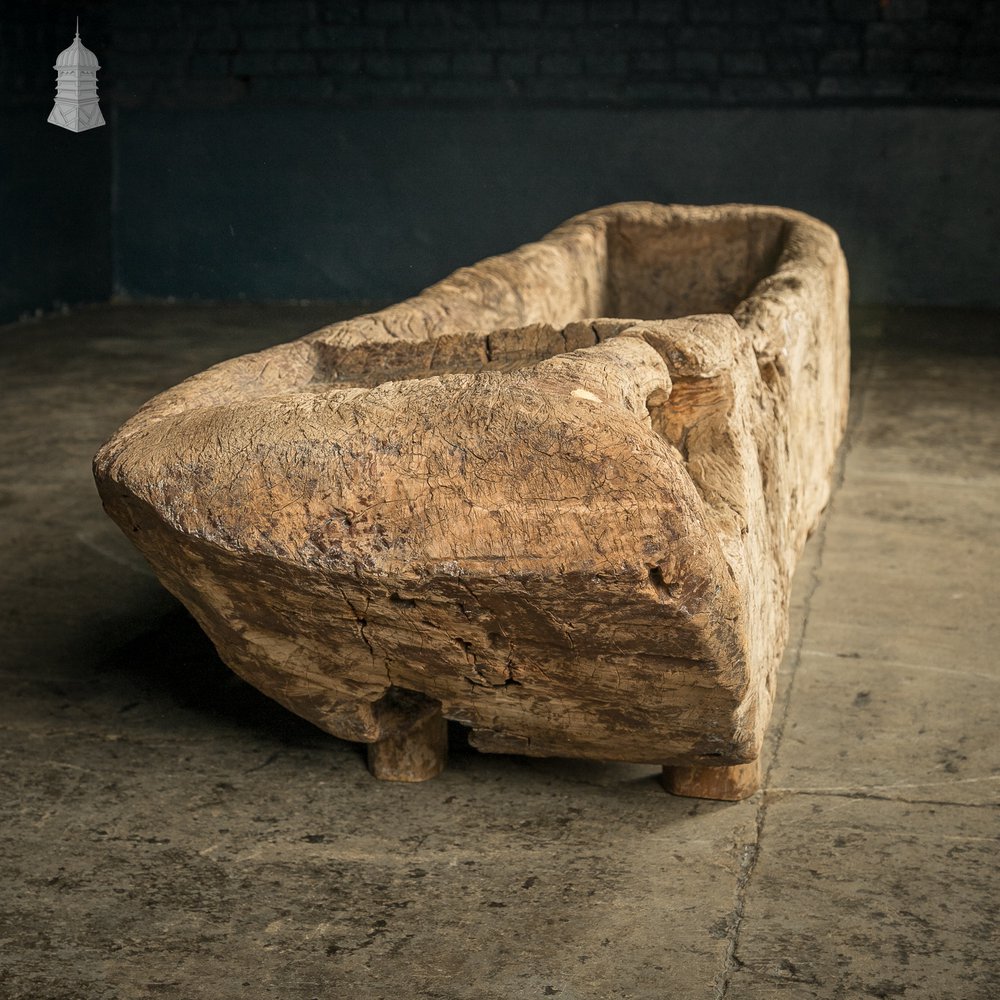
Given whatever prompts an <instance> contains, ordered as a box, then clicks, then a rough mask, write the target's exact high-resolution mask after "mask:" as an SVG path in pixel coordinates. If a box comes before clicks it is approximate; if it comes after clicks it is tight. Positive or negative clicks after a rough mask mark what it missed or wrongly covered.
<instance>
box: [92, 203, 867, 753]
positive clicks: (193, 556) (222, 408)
mask: <svg viewBox="0 0 1000 1000" xmlns="http://www.w3.org/2000/svg"><path fill="white" fill-rule="evenodd" d="M847 389H848V324H847V272H846V267H845V264H844V259H843V255H842V253H841V251H840V248H839V245H838V242H837V238H836V235H835V234H834V233H833V232H832V230H830V229H829V228H828V227H826V226H824V225H823V224H821V223H819V222H817V221H815V220H813V219H810V218H809V217H807V216H804V215H801V214H799V213H795V212H791V211H787V210H783V209H775V208H760V207H755V206H716V207H710V208H693V207H683V206H680V207H678V206H659V205H652V204H647V203H628V204H623V205H616V206H611V207H609V208H606V209H599V210H596V211H594V212H590V213H587V214H585V215H582V216H578V217H577V218H575V219H572V220H570V221H569V222H567V223H566V224H564V225H563V226H561V227H560V228H559V229H557V230H555V231H554V232H553V233H551V234H549V235H548V236H546V237H545V238H544V239H542V240H540V241H539V242H537V243H532V244H528V245H526V246H524V247H521V248H519V249H518V250H515V251H513V252H512V253H509V254H505V255H503V256H501V257H494V258H490V259H488V260H485V261H482V262H481V263H479V264H477V265H475V266H474V267H470V268H463V269H461V270H459V271H457V272H455V274H453V275H451V276H450V277H448V278H446V279H444V280H443V281H441V282H439V283H438V284H437V285H434V286H432V287H431V288H429V289H427V290H426V291H425V292H423V293H421V294H420V295H418V296H417V297H415V298H413V299H409V300H407V301H405V302H402V303H399V304H398V305H395V306H392V307H390V308H388V309H385V310H382V311H381V312H378V313H374V314H371V315H368V316H362V317H358V318H357V319H354V320H349V321H347V322H343V323H337V324H334V325H333V326H329V327H326V328H323V329H321V330H318V331H316V332H315V333H313V334H310V335H309V336H307V337H304V338H302V339H301V340H298V341H295V342H292V343H289V344H283V345H280V346H277V347H274V348H271V349H269V350H267V351H263V352H260V353H257V354H251V355H246V356H243V357H240V358H235V359H233V360H232V361H228V362H225V363H223V364H221V365H217V366H215V367H214V368H211V369H209V370H208V371H206V372H203V373H201V374H200V375H196V376H194V377H193V378H191V379H188V380H187V381H186V382H184V383H182V384H181V385H179V386H177V387H175V388H173V389H171V390H169V391H167V392H165V393H163V394H161V395H160V396H158V397H156V398H155V399H154V400H152V401H151V402H149V403H148V404H146V406H144V407H143V408H142V409H141V410H140V411H139V412H138V413H137V414H136V415H135V416H134V417H133V418H132V419H131V420H130V421H128V422H127V423H126V424H125V425H124V426H123V427H122V428H121V429H120V430H119V431H118V432H117V434H115V436H114V437H112V438H111V440H110V441H109V442H108V443H107V444H105V445H104V447H103V448H102V449H101V450H100V452H99V453H98V455H97V457H96V459H95V474H96V477H97V482H98V487H99V489H100V492H101V496H102V498H103V500H104V504H105V507H106V509H107V511H108V513H109V514H110V515H111V516H112V517H113V518H114V519H115V521H116V522H117V523H118V524H119V525H120V526H121V528H122V530H123V531H124V532H125V533H126V535H127V536H128V537H129V538H130V539H131V540H132V541H133V542H134V543H135V544H136V545H137V547H138V548H139V549H140V550H141V551H142V552H143V553H144V554H145V556H146V557H147V558H148V559H149V561H150V563H151V564H152V565H153V567H154V569H155V570H156V572H157V574H158V575H159V577H160V579H161V580H162V581H163V583H164V584H165V585H166V586H167V587H168V588H169V589H170V590H171V591H172V592H173V593H174V594H176V595H177V596H178V597H179V598H180V600H182V601H183V602H184V603H185V604H186V605H187V607H188V608H189V609H190V610H191V612H192V614H193V615H194V616H195V618H196V619H197V620H198V621H199V623H200V624H201V626H202V627H203V628H204V629H205V631H206V632H207V633H208V635H209V636H210V637H211V638H212V640H213V642H214V643H215V645H216V647H217V648H218V650H219V653H220V655H221V656H222V658H223V659H224V660H225V661H226V662H227V663H228V664H229V665H230V666H231V667H232V668H233V669H234V670H235V671H236V672H237V673H238V674H240V675H241V676H242V677H244V678H245V679H246V680H248V681H249V682H250V683H252V684H254V685H256V686H257V687H259V688H260V689H261V690H262V691H264V692H265V693H267V694H269V695H270V696H271V697H273V698H275V699H276V700H277V701H279V702H281V703H282V704H284V705H286V706H287V707H288V708H289V709H291V710H292V711H294V712H297V713H298V714H300V715H302V716H304V717H305V718H307V719H309V720H311V721H312V722H314V723H315V724H316V725H318V726H320V727H322V728H323V729H325V730H327V731H328V732H331V733H333V734H335V735H337V736H340V737H343V738H346V739H352V740H360V741H365V742H369V743H377V742H379V741H385V740H387V739H390V738H394V737H395V736H396V735H398V734H399V733H400V732H401V731H402V730H404V729H405V727H402V726H401V725H400V723H399V717H398V712H393V711H389V710H387V709H386V706H387V704H388V701H391V700H392V698H394V697H395V695H393V692H400V691H401V692H416V693H418V694H419V695H421V696H422V698H423V699H424V702H426V700H428V699H429V700H430V701H431V702H433V703H434V704H436V705H439V706H440V712H441V713H442V714H443V716H444V717H446V718H450V719H455V720H458V721H459V722H461V723H463V724H465V725H466V726H468V727H470V728H471V739H472V742H473V743H474V744H475V745H476V746H478V747H480V748H481V749H483V750H491V751H502V752H517V753H526V754H534V755H542V756H545V755H562V756H580V757H593V758H600V759H616V760H626V761H636V762H653V763H660V764H666V765H717V766H726V765H739V764H745V763H748V762H751V761H753V760H755V759H756V758H757V756H758V754H759V751H760V746H761V741H762V738H763V733H764V728H765V726H766V723H767V719H768V716H769V714H770V710H771V704H772V700H773V694H774V678H775V671H776V668H777V664H778V661H779V659H780V656H781V653H782V650H783V647H784V643H785V639H786V632H787V621H788V593H789V583H790V579H791V575H792V572H793V570H794V567H795V563H796V560H797V558H798V555H799V552H800V551H801V548H802V546H803V544H804V542H805V539H806V536H807V534H808V532H809V531H810V530H811V528H812V526H813V525H814V523H815V521H816V519H817V517H818V516H819V513H820V511H821V509H822V507H823V506H824V504H825V502H826V499H827V496H828V490H829V482H830V473H831V468H832V463H833V459H834V453H835V450H836V448H837V445H838V443H839V440H840V437H841V435H842V432H843V428H844V422H845V417H846V408H847ZM393 720H395V721H393Z"/></svg>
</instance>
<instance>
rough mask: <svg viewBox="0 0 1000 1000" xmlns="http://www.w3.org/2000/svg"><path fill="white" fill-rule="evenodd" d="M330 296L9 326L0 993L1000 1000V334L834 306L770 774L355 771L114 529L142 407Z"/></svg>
mask: <svg viewBox="0 0 1000 1000" xmlns="http://www.w3.org/2000/svg"><path fill="white" fill-rule="evenodd" d="M356 308H357V307H351V306H344V305H339V306H338V305H331V304H311V305H255V304H247V303H244V304H236V305H223V306H211V305H166V304H161V305H137V304H132V305H118V306H109V307H95V308H91V309H83V310H78V311H75V312H73V313H70V314H67V315H60V316H55V317H50V318H46V319H42V320H37V321H32V322H26V323H21V324H15V325H11V326H8V327H3V328H0V587H2V601H0V615H2V621H3V629H2V646H0V691H2V697H0V998H3V1000H28V998H30V1000H48V998H53V1000H56V998H58V1000H75V998H80V1000H83V998H86V1000H95V998H97V1000H118V998H128V1000H132V998H138V1000H144V998H152V997H164V996H176V997H184V998H187V997H196V996H205V997H212V998H219V1000H230V998H232V1000H236V998H240V1000H244V998H245V1000H255V998H258V997H260V998H264V997H268V998H269V997H275V998H277V997H280V998H282V1000H309V998H312V997H317V998H324V1000H326V998H340V997H351V998H352V1000H381V998H387V997H392V998H398V1000H407V998H410V997H414V998H418V997H421V998H424V997H425V998H440V1000H466V998H469V1000H471V998H477V1000H482V998H485V1000H494V998H495V1000H516V998H522V997H524V998H529V997H546V996H562V997H565V998H571V1000H576V998H580V1000H604V998H608V1000H611V998H614V1000H653V998H656V1000H660V998H668V997H669V998H675V997H676V998H704V1000H719V998H728V1000H737V998H744V997H745V998H765V997H767V998H770V997H790V998H824V1000H826V998H853V997H904V996H905V997H907V998H911V1000H912V998H926V1000H949V998H954V1000H978V998H982V1000H986V998H993V997H996V996H998V995H1000V961H998V959H997V944H998V935H1000V877H998V874H997V866H998V862H1000V798H998V791H1000V741H998V739H997V733H998V731H1000V727H998V717H1000V713H998V710H997V702H998V699H997V695H998V693H1000V691H998V683H1000V665H998V662H997V661H998V657H997V649H998V648H1000V628H998V620H1000V616H998V614H997V607H998V578H997V577H998V569H997V567H998V565H1000V553H998V548H1000V546H998V530H997V527H996V526H997V523H998V520H1000V490H998V487H1000V458H998V456H1000V392H998V390H997V388H996V387H997V384H998V380H1000V316H998V315H997V314H995V313H992V314H991V313H986V312H971V311H965V312H962V311H956V310H893V311H886V310H878V309H868V310H863V311H859V312H858V313H857V315H856V316H855V322H854V333H855V348H854V355H855V362H854V368H855V371H854V396H853V402H852V419H851V427H850V431H849V436H848V441H847V444H846V446H845V448H844V451H843V458H842V464H841V468H840V470H839V473H838V486H837V489H836V492H835V494H834V498H833V501H832V503H831V506H830V508H829V510H828V512H827V516H826V518H825V520H824V522H823V524H822V525H821V526H820V528H819V529H818V530H817V532H816V533H815V535H814V536H813V539H812V540H811V542H810V544H809V547H808V549H807V552H806V554H805V556H804V558H803V562H802V564H801V566H800V569H799V573H798V575H797V578H796V590H795V595H794V617H793V623H792V638H791V641H790V643H789V647H788V651H787V654H786V656H785V661H784V664H783V667H782V672H781V678H780V690H779V698H778V705H777V709H776V713H775V718H774V720H773V722H772V726H771V729H770V732H769V736H768V743H767V754H766V758H765V767H766V775H767V776H766V780H765V788H764V790H763V791H762V792H761V793H759V794H758V795H756V796H755V797H754V798H752V799H750V800H748V801H746V802H743V803H737V804H723V803H711V802H698V801H692V800H684V799H677V798H672V797H670V796H668V795H667V794H665V793H664V792H663V791H662V789H661V788H660V785H659V783H658V781H657V775H656V771H655V769H654V768H649V767H637V766H630V765H619V764H602V763H597V762H595V763H587V762H579V761H562V760H530V759H526V758H517V757H491V756H485V755H481V754H478V753H476V752H475V751H472V750H470V749H469V748H468V747H467V746H465V745H463V741H462V734H461V732H460V731H459V730H457V729H456V730H454V731H453V733H452V759H451V763H450V766H449V768H448V770H447V771H446V772H445V773H444V774H443V775H442V776H441V777H439V778H436V779H434V780H433V781H431V782H428V783H426V784H422V785H414V786H404V785H393V784H383V783H379V782H375V781H373V780H372V779H371V778H370V777H369V776H368V773H367V771H366V769H365V764H364V756H363V753H362V752H361V750H360V748H358V747H356V746H354V745H351V744H347V743H343V742H339V741H337V740H334V739H332V738H329V737H327V736H325V735H324V734H323V733H321V732H319V731H317V730H314V729H312V728H311V727H309V726H308V725H307V724H306V723H304V722H301V721H300V720H298V719H297V718H295V717H294V716H290V715H289V714H288V713H286V712H285V711H284V710H283V709H281V708H279V707H278V706H277V705H275V704H272V703H271V702H269V701H268V700H267V699H265V698H263V697H262V696H260V695H259V694H258V693H257V692H255V691H253V690H252V689H250V688H248V687H247V686H246V685H244V684H242V683H241V682H240V681H238V680H237V679H236V678H235V677H233V676H232V675H231V674H230V673H229V672H228V670H227V669H226V668H225V667H224V666H222V664H221V663H220V662H219V661H218V659H217V658H216V657H215V655H214V653H213V650H212V648H211V646H210V644H209V643H208V642H207V641H206V640H205V639H204V637H203V636H202V635H201V633H200V632H199V630H198V629H197V627H196V626H195V625H194V624H193V623H192V622H191V620H190V619H189V618H188V616H187V615H186V613H185V612H184V611H183V610H182V609H180V608H179V607H178V605H177V604H176V602H174V600H173V599H172V598H171V597H170V596H169V595H167V594H166V593H165V592H164V591H163V590H162V589H161V588H160V587H159V585H158V584H157V582H156V580H155V579H154V578H153V577H152V576H151V574H150V573H149V571H148V570H147V568H146V567H145V564H144V563H143V562H142V560H141V559H140V558H139V557H138V556H137V555H135V554H134V552H133V551H132V549H131V547H130V546H129V544H128V543H127V542H126V540H125V539H124V538H122V537H121V536H120V535H119V533H118V530H117V529H116V528H115V527H114V525H112V524H111V522H110V521H109V520H108V519H107V518H106V517H105V515H104V514H103V512H102V511H101V509H100V505H99V502H98V500H97V497H96V493H95V491H94V488H93V484H92V481H91V478H90V458H91V456H92V454H93V452H94V451H95V450H96V448H97V446H98V445H99V444H100V443H101V441H102V440H103V439H104V438H105V437H106V436H107V435H108V434H110V432H111V431H112V430H113V429H114V428H115V427H116V426H117V425H118V424H119V423H120V422H121V421H122V420H123V419H124V418H125V417H127V416H128V415H129V414H130V413H131V412H132V411H133V410H134V409H135V408H136V407H138V405H140V404H141V403H142V402H143V401H144V400H145V399H147V398H148V397H149V396H150V395H152V394H153V393H155V392H156V391H158V390H159V389H160V388H163V387H166V386H168V385H171V384H173V383H174V382H176V381H178V380H179V379H180V378H182V377H184V376H185V375H187V374H190V373H192V372H194V371H197V370H200V369H201V368H204V367H205V366H207V365H208V364H211V363H213V362H214V361H217V360H221V359H222V358H225V357H228V356H231V355H233V354H237V353H243V352H245V351H248V350H253V349H256V348H259V347H263V346H266V345H268V344H270V343H274V342H277V341H280V340H287V339H289V338H291V337H294V336H296V335H298V334H300V333H304V332H306V331H308V330H310V329H313V328H315V327H317V326H319V325H321V324H322V323H325V322H328V321H330V320H331V319H332V318H336V317H337V316H346V315H349V314H350V313H351V312H352V311H356Z"/></svg>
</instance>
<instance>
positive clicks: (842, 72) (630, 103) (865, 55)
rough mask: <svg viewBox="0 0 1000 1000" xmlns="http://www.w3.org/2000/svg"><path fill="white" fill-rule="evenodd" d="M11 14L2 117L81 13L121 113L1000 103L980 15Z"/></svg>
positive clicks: (917, 10)
mask: <svg viewBox="0 0 1000 1000" xmlns="http://www.w3.org/2000/svg"><path fill="white" fill-rule="evenodd" d="M21 8H22V11H21V14H20V15H19V18H14V19H11V20H9V21H6V22H4V23H3V24H2V26H0V33H2V34H0V44H3V45H4V48H5V49H6V50H8V51H11V50H12V49H13V50H14V51H17V52H24V51H26V50H30V51H31V52H32V54H34V53H37V52H38V51H39V50H41V51H43V52H44V56H43V58H42V59H41V60H39V59H37V58H34V59H33V60H31V61H29V60H27V59H26V58H24V57H23V56H21V57H19V58H18V59H16V60H8V63H7V64H6V66H5V70H4V75H6V76H7V77H8V79H7V80H6V84H7V85H6V87H5V89H4V97H3V98H2V100H5V101H7V102H8V103H11V102H13V103H17V102H19V101H20V102H22V103H24V102H31V101H38V100H39V99H40V96H41V95H45V96H46V97H47V96H49V95H50V94H51V92H52V90H53V89H54V74H53V72H52V70H51V63H52V61H53V60H54V57H55V55H56V53H57V52H58V51H59V50H60V49H61V48H62V47H64V46H65V45H66V44H68V42H69V41H70V39H71V37H72V30H71V29H72V16H73V15H75V13H76V11H77V8H79V9H80V13H81V27H82V28H83V26H84V25H86V29H85V30H82V31H81V33H82V34H83V35H84V39H85V41H86V42H87V43H88V44H90V45H91V47H93V48H94V49H95V51H97V52H98V56H99V57H100V58H101V62H102V65H103V66H104V69H103V70H102V73H101V96H102V100H107V101H108V103H117V104H119V105H120V106H123V107H139V106H142V107H145V106H166V107H177V106H181V107H185V106H193V107H200V106H220V105H222V106H228V105H234V104H276V103H277V104H282V105H303V106H317V105H320V106H322V105H327V106H330V105H332V106H346V107H371V106H386V105H393V104H403V105H407V104H409V105H463V104H464V105H467V104H472V103H477V104H483V103H486V104H490V105H496V106H543V105H565V106H581V107H586V106H594V107H605V108H606V107H616V106H619V107H636V106H692V105H694V106H721V107H732V106H750V105H783V104H794V105H828V104H844V103H849V104H865V103H872V104H884V103H895V104H949V105H952V104H955V103H956V102H958V103H968V104H990V105H995V104H1000V4H998V3H997V2H996V0H784V2H782V0H157V2H152V0H129V2H125V0H118V2H113V3H103V4H102V3H97V2H90V3H89V4H88V3H86V2H79V3H77V4H75V5H74V6H73V7H72V11H71V9H70V5H69V4H68V3H63V2H62V0H53V2H51V3H46V4H38V5H34V4H27V3H25V4H22V5H21ZM56 14H58V17H56V16H55V15H56ZM57 22H58V23H57ZM63 22H65V23H63ZM50 50H51V51H50ZM50 57H51V58H50ZM35 63H38V65H35ZM0 82H3V81H0Z"/></svg>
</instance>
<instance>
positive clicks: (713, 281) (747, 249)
mask: <svg viewBox="0 0 1000 1000" xmlns="http://www.w3.org/2000/svg"><path fill="white" fill-rule="evenodd" d="M785 228H786V226H785V222H784V220H783V219H781V218H779V217H775V216H759V217H756V218H750V219H747V218H745V217H742V218H741V217H730V218H726V217H723V218H720V219H716V220H711V221H694V220H686V221H680V220H672V221H671V222H670V223H660V222H655V221H651V220H650V221H635V220H631V219H623V220H619V221H618V222H617V224H612V225H610V226H609V227H608V233H607V255H608V270H607V281H606V283H605V303H604V305H605V309H604V310H603V311H602V315H605V316H616V317H623V318H628V319H677V318H678V317H681V316H692V315H696V314H699V313H731V312H732V311H733V310H734V309H735V308H736V306H738V305H739V303H740V302H742V301H743V300H744V299H745V298H746V297H747V296H748V295H749V294H750V293H751V292H752V291H753V289H754V286H755V285H756V284H757V283H758V282H759V281H761V279H763V278H766V277H767V276H768V275H769V274H771V273H772V272H773V271H774V269H775V267H776V266H777V262H778V258H779V256H780V254H781V251H782V249H783V248H784V243H785V240H784V235H785Z"/></svg>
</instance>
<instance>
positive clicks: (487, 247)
mask: <svg viewBox="0 0 1000 1000" xmlns="http://www.w3.org/2000/svg"><path fill="white" fill-rule="evenodd" d="M117 143H118V159H119V177H120V181H119V185H118V191H117V200H118V211H117V214H116V219H115V243H116V248H117V257H118V271H117V281H118V284H119V286H120V289H121V290H122V291H124V292H128V293H131V294H135V295H153V296H163V295H176V296H178V297H192V296H193V297H202V298H233V297H236V296H246V297H247V298H321V297H338V296H345V297H351V298H353V297H379V298H385V297H397V296H402V295H406V294H410V293H413V292H416V291H417V290H419V289H420V288H421V287H423V286H425V285H427V284H428V283H430V282H432V281H434V280H435V279H437V278H440V277H442V276H444V275H445V274H447V273H448V272H449V271H450V270H452V269H453V268H455V267H457V266H459V265H462V264H468V263H472V262H473V261H475V260H476V259H478V258H480V257H482V256H485V255H487V254H491V253H498V252H501V251H504V250H507V249H509V248H511V247H513V246H515V245H517V244H518V243H520V242H523V241H525V240H528V239H531V238H533V237H536V236H538V235H540V234H542V233H544V232H545V231H546V230H548V229H549V228H551V227H552V226H554V225H555V224H557V223H558V222H560V221H561V220H563V219H564V218H566V217H568V216H570V215H572V214H574V213H576V212H580V211H583V210H585V209H588V208H592V207H595V206H597V205H601V204H605V203H608V202H613V201H618V200H627V199H650V200H655V201H664V202H671V201H673V202H692V203H712V202H722V201H748V202H760V203H770V204H780V205H786V206H790V207H793V208H797V209H801V210H803V211H806V212H809V213H811V214H814V215H816V216H818V217H819V218H821V219H823V220H825V221H827V222H829V223H830V224H831V225H833V226H834V227H835V228H836V229H837V230H838V232H839V233H840V235H841V239H842V242H843V245H844V248H845V251H846V253H847V257H848V261H849V264H850V267H851V275H852V286H853V291H854V295H855V299H856V300H857V301H862V302H897V303H901V302H910V303H935V304H959V303H961V304H979V305H992V306H1000V282H998V281H997V275H998V271H997V264H996V262H997V260H998V259H1000V210H998V195H1000V184H998V180H997V176H998V175H997V167H996V165H997V163H1000V128H998V112H997V111H995V110H994V109H986V108H984V109H954V110H952V109H948V108H924V107H911V108H901V107H877V108H824V109H818V108H780V109H779V108H770V109H769V108H745V109H718V108H717V109H697V110H696V109H687V110H684V109H647V110H632V111H629V110H615V111H602V110H597V109H575V110H574V109H561V110H555V109H534V110H529V109H522V110H495V109H494V110H490V109H484V110H478V111H471V110H463V109H451V110H445V109H439V110H430V109H396V110H386V109H383V110H378V109H370V110H348V109H330V110H323V109H302V108H299V109H287V108H286V109H262V108H257V109H253V108H230V109H228V110H217V111H193V110H182V111H181V110H179V111H167V110H159V109H157V110H154V109H146V110H136V111H125V110H123V111H121V112H120V114H119V121H118V129H117Z"/></svg>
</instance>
